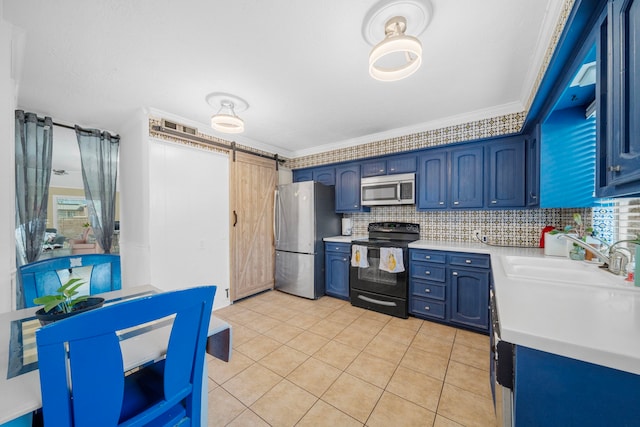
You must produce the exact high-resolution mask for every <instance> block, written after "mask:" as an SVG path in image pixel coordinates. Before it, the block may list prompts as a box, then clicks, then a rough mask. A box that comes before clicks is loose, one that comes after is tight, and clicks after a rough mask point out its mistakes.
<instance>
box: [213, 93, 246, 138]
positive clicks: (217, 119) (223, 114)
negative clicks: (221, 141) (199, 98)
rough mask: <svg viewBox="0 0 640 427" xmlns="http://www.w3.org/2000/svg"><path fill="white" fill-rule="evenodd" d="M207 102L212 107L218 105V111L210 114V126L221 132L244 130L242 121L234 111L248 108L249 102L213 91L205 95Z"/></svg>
mask: <svg viewBox="0 0 640 427" xmlns="http://www.w3.org/2000/svg"><path fill="white" fill-rule="evenodd" d="M206 99H207V103H209V105H211V106H212V107H214V108H216V107H219V109H218V112H217V113H215V114H214V115H213V116H211V127H212V128H213V129H214V130H217V131H218V132H223V133H242V132H244V121H243V120H242V119H241V118H240V117H238V115H237V114H236V112H242V111H244V110H246V109H247V108H249V104H247V102H246V101H244V100H243V99H241V98H238V97H237V96H234V95H231V94H228V93H221V92H214V93H211V94H209V95H207V98H206Z"/></svg>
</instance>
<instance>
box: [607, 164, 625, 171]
mask: <svg viewBox="0 0 640 427" xmlns="http://www.w3.org/2000/svg"><path fill="white" fill-rule="evenodd" d="M607 170H608V171H609V172H620V171H621V170H622V166H620V165H615V166H609V167H608V168H607Z"/></svg>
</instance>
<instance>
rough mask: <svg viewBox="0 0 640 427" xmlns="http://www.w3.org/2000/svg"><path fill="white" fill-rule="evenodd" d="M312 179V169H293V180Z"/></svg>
mask: <svg viewBox="0 0 640 427" xmlns="http://www.w3.org/2000/svg"><path fill="white" fill-rule="evenodd" d="M303 181H313V170H312V169H297V170H294V171H293V182H303Z"/></svg>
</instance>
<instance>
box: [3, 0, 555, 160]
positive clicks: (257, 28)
mask: <svg viewBox="0 0 640 427" xmlns="http://www.w3.org/2000/svg"><path fill="white" fill-rule="evenodd" d="M431 3H432V6H433V18H432V20H431V23H430V25H429V27H428V28H427V29H426V30H425V31H424V33H422V34H421V35H420V37H419V38H420V40H421V41H422V43H423V50H424V60H423V65H422V67H421V68H420V69H419V70H418V72H416V73H415V74H414V75H412V76H411V77H409V78H407V79H405V80H402V81H398V82H393V83H383V82H379V81H376V80H374V79H372V78H371V77H369V75H368V71H367V61H368V53H369V51H370V49H371V46H370V45H369V44H367V42H366V41H365V40H364V39H363V37H362V23H363V20H364V18H365V16H366V14H367V12H368V11H369V10H370V9H371V7H373V6H374V5H376V4H377V2H376V1H375V0H349V1H345V0H322V1H308V0H268V1H267V0H262V1H260V0H233V1H229V0H228V1H222V0H212V1H205V0H200V1H197V0H184V1H177V0H173V1H171V0H154V1H151V0H136V1H130V0H91V1H79V0H56V1H47V0H3V2H2V5H3V15H4V19H6V20H8V21H9V22H11V23H13V24H14V25H15V26H16V28H17V33H18V34H22V36H23V39H22V40H23V43H22V44H21V46H19V49H17V51H16V52H17V55H16V58H15V67H16V69H17V72H18V73H19V87H18V103H19V107H20V108H24V109H27V110H29V111H35V112H38V113H41V114H47V115H50V116H52V117H53V118H54V119H55V120H57V121H60V122H65V123H77V124H80V125H82V126H88V127H98V128H102V129H107V130H111V131H114V132H117V131H118V129H119V127H121V126H122V125H123V123H125V122H126V121H127V120H128V118H130V117H131V115H132V113H133V112H135V111H136V110H139V109H141V108H151V109H155V110H159V111H163V112H167V113H170V114H172V115H175V116H177V117H182V118H185V120H188V121H189V122H190V123H191V122H193V123H198V124H200V126H199V127H201V128H202V130H203V131H205V132H207V133H209V134H215V133H214V132H213V130H211V129H210V128H209V127H208V123H209V119H210V116H211V115H212V114H213V113H215V111H216V110H215V109H214V108H212V107H211V106H210V105H208V104H207V102H206V101H205V97H206V95H207V94H209V93H211V92H219V91H221V92H228V93H232V94H234V95H237V96H239V97H241V98H243V99H245V100H246V101H247V102H248V103H249V109H248V110H246V111H244V112H243V113H242V114H241V117H242V118H243V119H244V120H245V124H246V132H245V133H244V134H242V135H240V136H235V135H234V136H225V135H223V134H219V135H218V136H222V137H225V139H233V140H236V141H238V142H242V143H246V144H249V145H253V146H256V147H259V148H267V149H270V150H271V151H274V152H278V153H279V154H281V155H285V156H288V157H291V156H297V155H304V154H311V153H314V152H319V151H325V150H327V149H331V148H336V147H340V146H348V145H353V144H357V143H363V142H369V141H374V140H377V139H380V137H381V136H390V135H393V134H397V135H400V134H406V133H409V132H416V131H420V130H426V129H432V128H435V127H440V126H442V125H450V124H455V123H462V122H466V121H469V120H477V119H481V118H487V117H492V116H495V115H500V114H505V113H511V112H519V111H523V110H524V108H525V104H526V101H527V99H528V98H529V95H530V93H531V89H532V87H533V85H534V81H535V78H536V76H537V74H538V71H539V69H540V64H541V63H542V59H543V55H544V52H545V50H546V49H547V47H548V44H549V40H550V34H551V32H552V31H553V29H554V28H555V25H556V22H557V19H558V14H559V11H560V8H561V5H562V4H563V1H562V0H518V1H513V0H484V1H478V0H453V1H452V0H431ZM407 33H409V34H411V28H408V30H407Z"/></svg>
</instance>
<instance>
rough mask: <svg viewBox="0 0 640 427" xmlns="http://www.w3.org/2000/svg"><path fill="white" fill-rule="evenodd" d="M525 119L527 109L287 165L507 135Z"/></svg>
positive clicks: (334, 160)
mask: <svg viewBox="0 0 640 427" xmlns="http://www.w3.org/2000/svg"><path fill="white" fill-rule="evenodd" d="M524 119H525V113H524V112H521V113H513V114H507V115H504V116H499V117H492V118H489V119H483V120H477V121H475V122H469V123H463V124H459V125H454V126H447V127H444V128H440V129H434V130H428V131H424V132H419V133H413V134H410V135H403V136H400V137H397V138H390V139H384V140H382V141H375V142H370V143H367V144H361V145H356V146H353V147H346V148H340V149H338V150H333V151H326V152H324V153H318V154H313V155H310V156H304V157H296V158H294V159H289V160H288V161H287V163H286V166H287V167H289V168H291V169H300V168H305V167H309V166H317V165H322V164H329V163H337V162H344V161H348V160H356V159H362V158H366V157H375V156H383V155H385V154H392V153H399V152H403V151H413V150H418V149H421V148H428V147H436V146H439V145H447V144H453V143H456V142H464V141H473V140H476V139H482V138H490V137H496V136H501V135H508V134H513V133H517V132H519V131H520V129H522V124H523V123H524Z"/></svg>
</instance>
